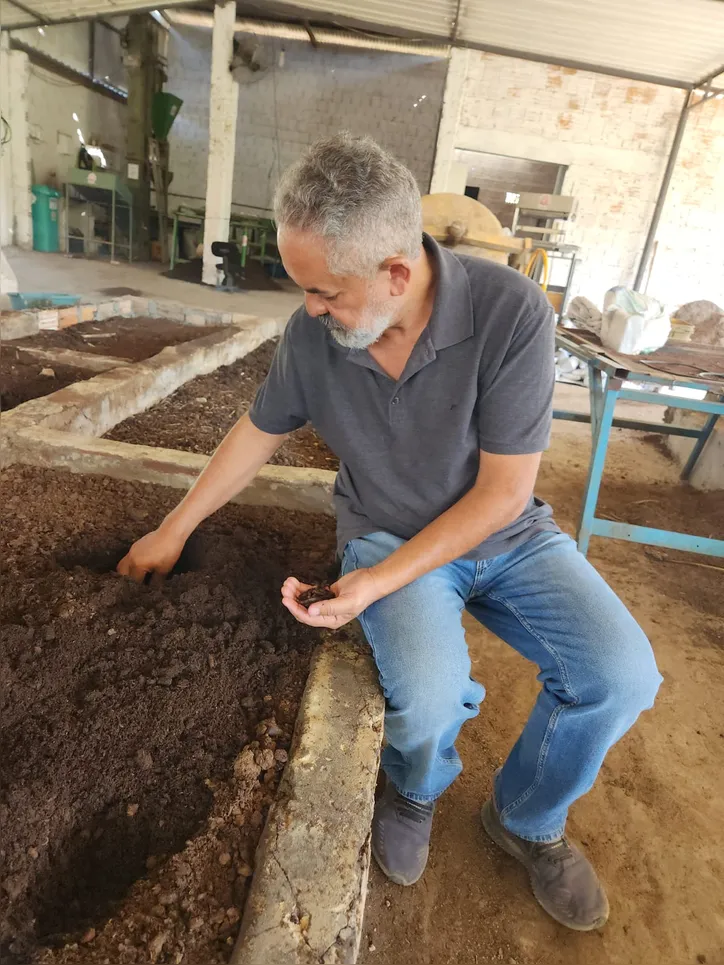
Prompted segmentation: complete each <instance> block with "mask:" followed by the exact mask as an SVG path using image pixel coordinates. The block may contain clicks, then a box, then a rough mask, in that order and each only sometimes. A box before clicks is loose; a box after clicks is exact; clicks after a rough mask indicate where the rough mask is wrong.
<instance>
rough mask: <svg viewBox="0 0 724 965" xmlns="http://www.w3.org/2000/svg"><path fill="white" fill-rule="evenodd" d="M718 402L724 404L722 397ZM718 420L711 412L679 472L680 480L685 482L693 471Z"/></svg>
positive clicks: (716, 414) (716, 415)
mask: <svg viewBox="0 0 724 965" xmlns="http://www.w3.org/2000/svg"><path fill="white" fill-rule="evenodd" d="M719 401H720V402H724V396H721V397H720V400H719ZM718 419H719V414H718V413H716V412H713V413H712V414H711V415H710V416H709V418H708V419H707V420H706V422H705V423H704V428H703V429H702V430H701V432H700V433H699V435H698V437H697V440H696V442H695V443H694V448H693V449H692V450H691V452H690V453H689V458H688V459H687V460H686V464H685V466H684V468H683V469H682V470H681V478H682V479H684V480H687V479H688V478H689V476H690V475H691V474H692V472H693V471H694V466H695V465H696V462H697V460H698V458H699V456H700V455H701V454H702V452H703V451H704V446H705V445H706V444H707V442H708V441H709V436H710V435H711V434H712V432H713V431H714V426H715V425H716V424H717V420H718Z"/></svg>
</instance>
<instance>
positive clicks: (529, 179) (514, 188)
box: [455, 150, 566, 228]
mask: <svg viewBox="0 0 724 965" xmlns="http://www.w3.org/2000/svg"><path fill="white" fill-rule="evenodd" d="M455 160H456V161H459V162H460V163H462V164H465V165H466V166H467V169H468V173H467V178H466V184H465V194H466V195H468V197H471V198H475V200H476V201H480V203H481V204H484V205H485V207H486V208H489V209H490V210H491V211H492V212H493V214H494V215H495V217H496V218H497V219H498V220H499V221H500V223H501V225H502V226H503V227H504V228H510V227H511V226H512V224H513V212H514V210H515V205H514V204H510V203H508V202H507V201H506V195H510V194H520V193H521V192H524V191H525V192H527V191H530V192H533V193H535V194H560V192H561V188H562V186H563V178H564V177H565V173H566V165H565V164H552V163H551V162H549V161H532V160H530V159H529V158H522V157H508V156H507V155H504V154H486V153H485V152H483V151H463V150H457V151H456V152H455Z"/></svg>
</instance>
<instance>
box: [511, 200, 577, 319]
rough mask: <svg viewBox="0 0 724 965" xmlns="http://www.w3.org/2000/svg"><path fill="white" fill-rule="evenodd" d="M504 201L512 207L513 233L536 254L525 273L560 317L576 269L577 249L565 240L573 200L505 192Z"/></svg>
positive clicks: (574, 208) (573, 207)
mask: <svg viewBox="0 0 724 965" xmlns="http://www.w3.org/2000/svg"><path fill="white" fill-rule="evenodd" d="M506 201H507V202H508V203H509V204H514V205H515V211H514V212H513V225H512V231H513V234H514V235H515V236H516V237H517V238H520V239H527V240H530V241H532V243H533V247H534V248H535V251H534V252H533V255H532V258H531V261H530V262H529V263H528V265H527V273H528V274H529V275H530V276H531V277H532V278H534V279H535V280H536V281H539V282H540V283H541V287H542V288H543V289H544V291H545V292H546V294H547V295H548V300H549V301H550V303H551V304H552V305H553V308H554V310H555V312H556V314H557V315H558V317H559V318H561V317H562V315H563V312H564V311H565V307H566V304H567V302H568V296H569V293H570V290H571V283H572V282H573V274H574V272H575V269H576V259H577V257H578V251H579V248H578V247H577V246H576V245H572V244H568V243H567V242H566V241H565V235H566V229H567V227H568V224H569V223H570V222H571V221H572V220H573V219H574V218H575V211H576V202H575V198H573V197H570V196H569V195H563V194H535V193H533V192H520V193H516V192H512V191H511V192H508V193H507V194H506Z"/></svg>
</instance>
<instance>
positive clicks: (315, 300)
mask: <svg viewBox="0 0 724 965" xmlns="http://www.w3.org/2000/svg"><path fill="white" fill-rule="evenodd" d="M304 307H305V308H306V310H307V315H311V316H312V318H317V316H319V315H326V314H327V306H326V305H325V304H324V301H323V300H322V299H321V298H320V297H319V295H312V294H310V293H309V292H307V293H306V295H305V296H304Z"/></svg>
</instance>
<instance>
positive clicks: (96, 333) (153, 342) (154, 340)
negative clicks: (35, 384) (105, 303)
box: [13, 318, 223, 364]
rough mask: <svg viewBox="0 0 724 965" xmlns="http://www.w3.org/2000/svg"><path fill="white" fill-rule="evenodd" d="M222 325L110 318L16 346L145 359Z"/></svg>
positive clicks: (42, 335)
mask: <svg viewBox="0 0 724 965" xmlns="http://www.w3.org/2000/svg"><path fill="white" fill-rule="evenodd" d="M222 327H223V326H220V325H216V326H207V327H201V326H197V325H184V324H182V323H181V322H172V321H169V320H168V319H166V318H107V319H106V320H105V321H102V322H82V323H81V324H80V325H71V326H70V328H64V329H63V330H62V331H58V332H39V333H38V334H37V335H31V336H29V337H28V338H21V339H18V340H17V341H15V342H13V345H14V346H16V347H17V348H23V347H24V346H25V347H27V348H40V349H61V348H62V349H70V350H71V351H73V352H90V353H91V354H94V355H110V356H112V357H114V358H121V359H127V360H128V361H130V362H142V361H143V360H144V359H148V358H151V356H152V355H157V354H158V353H159V352H160V351H161V349H162V348H165V347H166V346H167V345H180V344H181V343H182V342H193V341H194V340H195V339H197V338H202V337H203V336H204V335H211V334H212V332H218V331H219V330H220V329H221V328H222ZM45 364H48V363H45Z"/></svg>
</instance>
